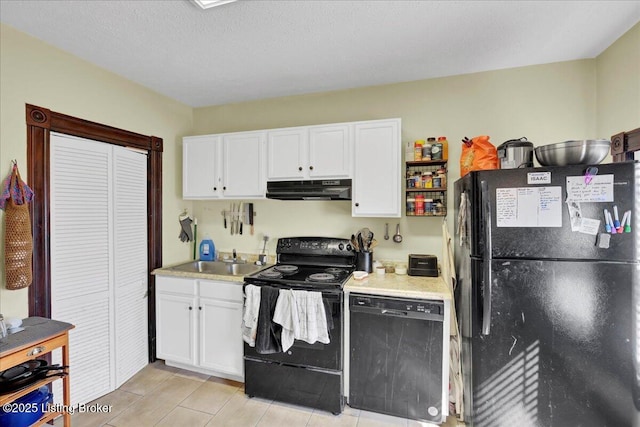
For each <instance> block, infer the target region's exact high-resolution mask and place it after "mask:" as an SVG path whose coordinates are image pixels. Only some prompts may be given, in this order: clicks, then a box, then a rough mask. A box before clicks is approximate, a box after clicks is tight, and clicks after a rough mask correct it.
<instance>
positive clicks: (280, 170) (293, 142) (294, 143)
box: [267, 127, 309, 181]
mask: <svg viewBox="0 0 640 427" xmlns="http://www.w3.org/2000/svg"><path fill="white" fill-rule="evenodd" d="M308 143H309V131H308V130H307V128H306V127H299V128H289V129H278V130H273V131H268V132H267V179H268V180H270V181H277V180H287V179H304V177H305V174H306V172H307V163H308V160H307V159H308Z"/></svg>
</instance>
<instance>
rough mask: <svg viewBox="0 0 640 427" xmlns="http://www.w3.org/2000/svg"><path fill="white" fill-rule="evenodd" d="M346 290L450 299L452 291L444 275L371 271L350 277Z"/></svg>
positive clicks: (408, 296) (407, 296) (396, 295)
mask: <svg viewBox="0 0 640 427" xmlns="http://www.w3.org/2000/svg"><path fill="white" fill-rule="evenodd" d="M344 290H345V292H362V293H367V294H374V295H384V296H395V297H406V298H420V299H439V300H450V299H451V298H452V295H451V292H450V291H449V288H448V287H447V284H446V283H445V281H444V279H443V278H442V277H424V276H408V275H406V274H402V275H400V274H395V273H386V274H384V275H379V274H376V273H369V275H368V276H367V277H365V278H364V279H361V280H356V279H354V278H353V277H352V278H351V279H349V281H348V282H347V284H346V285H345V286H344Z"/></svg>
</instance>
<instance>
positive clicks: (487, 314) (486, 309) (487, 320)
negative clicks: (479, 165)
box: [480, 181, 492, 335]
mask: <svg viewBox="0 0 640 427" xmlns="http://www.w3.org/2000/svg"><path fill="white" fill-rule="evenodd" d="M480 191H481V194H482V216H483V220H484V245H485V254H488V256H487V257H486V258H485V265H484V278H483V279H484V292H483V295H482V330H481V333H482V335H489V334H490V333H491V281H492V277H491V276H492V274H491V256H492V251H491V199H490V198H489V184H488V183H487V181H481V182H480Z"/></svg>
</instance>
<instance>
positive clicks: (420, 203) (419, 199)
mask: <svg viewBox="0 0 640 427" xmlns="http://www.w3.org/2000/svg"><path fill="white" fill-rule="evenodd" d="M416 215H424V196H423V195H422V194H418V195H416Z"/></svg>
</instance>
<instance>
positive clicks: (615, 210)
mask: <svg viewBox="0 0 640 427" xmlns="http://www.w3.org/2000/svg"><path fill="white" fill-rule="evenodd" d="M613 226H614V227H615V228H616V229H617V228H620V218H619V217H618V205H613Z"/></svg>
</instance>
